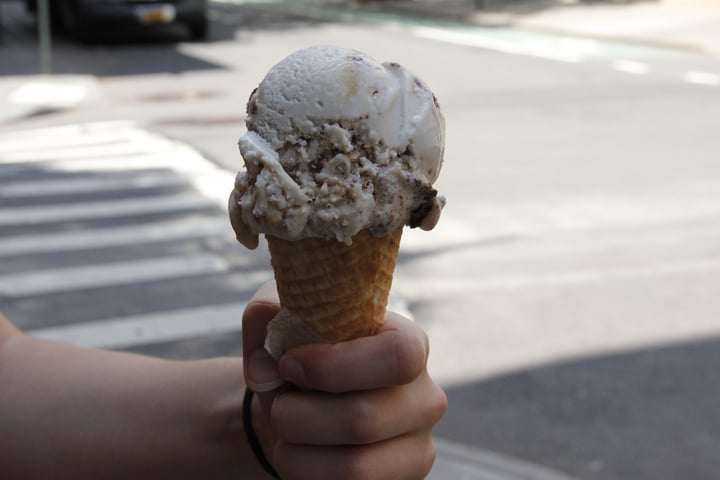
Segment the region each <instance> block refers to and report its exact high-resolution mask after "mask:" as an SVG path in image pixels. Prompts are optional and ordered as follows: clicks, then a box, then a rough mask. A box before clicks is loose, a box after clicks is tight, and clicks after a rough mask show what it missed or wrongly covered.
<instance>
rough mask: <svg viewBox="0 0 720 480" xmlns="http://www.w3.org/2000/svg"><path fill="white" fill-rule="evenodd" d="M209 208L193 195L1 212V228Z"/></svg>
mask: <svg viewBox="0 0 720 480" xmlns="http://www.w3.org/2000/svg"><path fill="white" fill-rule="evenodd" d="M211 207H217V203H216V201H214V200H213V199H209V198H205V197H202V196H200V195H198V194H196V193H194V192H193V193H184V194H179V195H167V196H161V197H146V198H132V199H128V200H109V201H97V202H93V203H77V204H75V203H70V204H64V205H48V206H33V207H16V208H0V226H6V225H27V224H33V223H48V222H67V221H75V220H92V219H103V218H116V217H127V216H133V215H145V214H155V213H170V212H177V211H181V210H201V209H205V208H211Z"/></svg>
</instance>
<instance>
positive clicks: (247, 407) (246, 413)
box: [243, 388, 280, 480]
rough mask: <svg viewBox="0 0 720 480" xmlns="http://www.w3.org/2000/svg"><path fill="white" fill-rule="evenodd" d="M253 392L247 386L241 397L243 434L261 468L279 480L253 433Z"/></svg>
mask: <svg viewBox="0 0 720 480" xmlns="http://www.w3.org/2000/svg"><path fill="white" fill-rule="evenodd" d="M253 394H254V392H253V391H252V390H250V389H249V388H245V398H244V399H243V425H244V426H245V434H246V435H247V440H248V443H249V444H250V448H251V449H252V451H253V453H254V454H255V458H257V459H258V462H260V465H261V466H262V467H263V469H264V470H265V471H266V472H267V473H268V474H269V475H270V476H271V477H273V478H277V479H278V480H280V477H279V476H278V473H277V472H276V471H275V469H274V468H273V466H272V465H270V462H268V460H267V458H265V453H263V449H262V446H261V445H260V440H258V437H257V435H256V434H255V429H253V425H252V398H253Z"/></svg>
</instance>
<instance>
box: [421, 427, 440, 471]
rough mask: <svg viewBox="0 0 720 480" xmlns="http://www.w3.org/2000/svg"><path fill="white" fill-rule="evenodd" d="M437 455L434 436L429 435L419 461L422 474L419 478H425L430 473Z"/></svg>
mask: <svg viewBox="0 0 720 480" xmlns="http://www.w3.org/2000/svg"><path fill="white" fill-rule="evenodd" d="M436 457H437V450H436V449H435V443H433V441H432V436H430V435H428V438H427V441H426V444H425V446H424V448H423V456H422V458H421V459H420V461H419V462H418V467H419V469H420V472H419V473H420V476H419V477H418V478H425V477H427V476H428V475H429V474H430V470H432V467H433V465H434V464H435V458H436Z"/></svg>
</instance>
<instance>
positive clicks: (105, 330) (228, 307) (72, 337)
mask: <svg viewBox="0 0 720 480" xmlns="http://www.w3.org/2000/svg"><path fill="white" fill-rule="evenodd" d="M246 306H247V304H246V303H230V304H225V305H212V306H205V307H198V308H189V309H183V310H172V311H166V312H158V313H151V314H146V315H137V316H130V317H121V318H113V319H107V320H98V321H94V322H86V323H79V324H72V325H67V326H61V327H51V328H43V329H37V330H30V331H28V332H27V333H28V334H29V335H31V336H33V337H37V338H43V339H46V340H53V341H56V342H63V343H68V344H71V345H77V346H81V347H89V348H127V347H135V346H140V345H148V344H152V343H160V342H170V341H177V340H185V339H188V338H196V337H201V336H208V335H216V334H222V333H231V332H239V331H240V329H241V326H242V315H243V312H244V311H245V307H246Z"/></svg>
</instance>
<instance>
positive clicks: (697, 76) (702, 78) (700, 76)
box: [683, 71, 720, 87]
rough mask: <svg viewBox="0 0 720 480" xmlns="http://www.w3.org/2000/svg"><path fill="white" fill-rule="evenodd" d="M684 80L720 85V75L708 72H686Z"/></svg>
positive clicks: (696, 83)
mask: <svg viewBox="0 0 720 480" xmlns="http://www.w3.org/2000/svg"><path fill="white" fill-rule="evenodd" d="M683 80H685V81H686V82H687V83H692V84H695V85H707V86H711V87H716V86H719V85H720V75H716V74H714V73H708V72H694V71H693V72H685V75H683Z"/></svg>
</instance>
